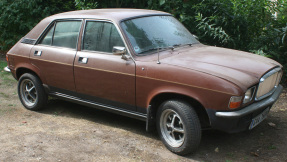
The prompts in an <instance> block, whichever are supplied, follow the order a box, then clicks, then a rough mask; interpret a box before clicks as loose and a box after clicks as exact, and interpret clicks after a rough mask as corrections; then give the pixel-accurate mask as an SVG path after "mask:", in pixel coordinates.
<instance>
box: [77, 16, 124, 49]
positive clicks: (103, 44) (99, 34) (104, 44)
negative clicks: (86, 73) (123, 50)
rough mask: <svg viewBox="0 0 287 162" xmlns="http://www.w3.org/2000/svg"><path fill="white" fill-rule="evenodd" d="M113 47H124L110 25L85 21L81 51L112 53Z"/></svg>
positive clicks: (116, 32) (115, 30)
mask: <svg viewBox="0 0 287 162" xmlns="http://www.w3.org/2000/svg"><path fill="white" fill-rule="evenodd" d="M114 46H122V47H124V43H123V41H122V39H121V37H120V34H119V33H118V31H117V29H116V27H115V26H114V25H113V24H112V23H109V22H100V21H87V24H86V28H85V33H84V39H83V47H82V49H83V50H89V51H100V52H108V53H112V49H113V47H114Z"/></svg>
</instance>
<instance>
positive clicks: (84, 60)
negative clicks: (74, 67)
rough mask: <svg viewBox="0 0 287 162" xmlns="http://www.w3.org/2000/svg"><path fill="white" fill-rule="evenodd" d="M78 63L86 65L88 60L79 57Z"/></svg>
mask: <svg viewBox="0 0 287 162" xmlns="http://www.w3.org/2000/svg"><path fill="white" fill-rule="evenodd" d="M78 62H79V63H82V64H87V63H88V58H87V57H79V61H78Z"/></svg>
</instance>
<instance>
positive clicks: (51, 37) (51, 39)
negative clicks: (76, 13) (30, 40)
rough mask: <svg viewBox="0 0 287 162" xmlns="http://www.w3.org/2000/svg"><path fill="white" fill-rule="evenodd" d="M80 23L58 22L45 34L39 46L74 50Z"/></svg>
mask: <svg viewBox="0 0 287 162" xmlns="http://www.w3.org/2000/svg"><path fill="white" fill-rule="evenodd" d="M80 27H81V21H59V22H56V23H55V24H54V25H53V26H52V27H51V29H50V30H49V31H48V32H47V34H46V35H45V36H44V38H43V39H42V40H41V41H40V43H39V44H45V45H52V46H58V47H67V48H73V49H76V46H77V40H78V36H79V31H80Z"/></svg>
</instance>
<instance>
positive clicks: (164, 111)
mask: <svg viewBox="0 0 287 162" xmlns="http://www.w3.org/2000/svg"><path fill="white" fill-rule="evenodd" d="M157 130H158V133H159V135H160V138H161V140H162V142H163V143H164V145H165V146H166V147H167V148H168V149H169V150H170V151H172V152H174V153H176V154H179V155H185V154H188V153H191V152H193V151H194V150H195V149H197V147H198V146H199V143H200V140H201V126H200V122H199V119H198V116H197V114H196V112H195V111H194V109H193V108H192V107H191V106H190V105H189V104H187V103H185V102H183V101H178V100H169V101H166V102H164V103H163V104H162V105H161V106H160V107H159V109H158V112H157Z"/></svg>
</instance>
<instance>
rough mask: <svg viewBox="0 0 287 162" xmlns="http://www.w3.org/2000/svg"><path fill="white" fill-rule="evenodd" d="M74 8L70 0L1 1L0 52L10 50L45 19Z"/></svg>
mask: <svg viewBox="0 0 287 162" xmlns="http://www.w3.org/2000/svg"><path fill="white" fill-rule="evenodd" d="M74 6H75V5H74V2H73V1H70V0H60V1H57V0H29V1H26V0H15V1H11V0H0V15H1V16H0V31H1V34H0V50H7V49H9V48H10V47H11V46H12V45H14V44H15V43H16V42H17V41H18V40H19V39H20V38H21V37H23V36H24V35H25V34H27V33H28V32H29V31H30V30H31V29H32V28H33V27H34V26H35V25H36V24H37V23H38V22H39V21H40V20H42V19H43V18H44V17H47V16H49V15H51V14H54V13H58V12H64V11H68V10H74V9H75V7H74Z"/></svg>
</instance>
